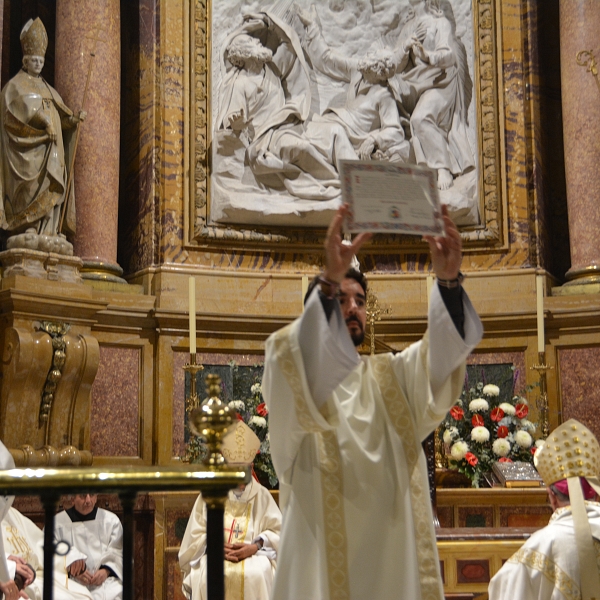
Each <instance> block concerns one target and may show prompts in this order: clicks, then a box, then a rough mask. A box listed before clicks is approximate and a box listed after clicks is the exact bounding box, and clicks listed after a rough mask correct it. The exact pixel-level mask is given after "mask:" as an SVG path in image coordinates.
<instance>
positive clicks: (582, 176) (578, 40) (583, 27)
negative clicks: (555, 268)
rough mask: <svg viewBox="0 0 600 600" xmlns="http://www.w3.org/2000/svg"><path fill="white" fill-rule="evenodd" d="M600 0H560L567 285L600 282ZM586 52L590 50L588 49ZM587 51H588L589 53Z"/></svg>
mask: <svg viewBox="0 0 600 600" xmlns="http://www.w3.org/2000/svg"><path fill="white" fill-rule="evenodd" d="M599 31H600V2H597V1H592V2H590V0H560V69H561V87H562V113H563V133H564V145H565V170H566V181H567V205H568V213H569V235H570V240H571V242H570V243H571V268H570V269H569V271H568V272H567V280H568V283H567V285H572V284H587V283H599V282H600V242H599V238H598V231H599V230H600V170H599V169H598V164H599V163H600V144H599V140H600V82H599V81H598V72H597V71H596V75H594V74H593V72H592V71H593V70H592V69H591V68H590V67H591V66H592V63H591V62H590V61H591V60H592V56H590V54H589V51H593V53H594V56H595V58H596V59H597V60H599V61H600V45H599V40H600V38H599V37H598V32H599ZM582 51H584V53H582ZM585 51H587V53H585Z"/></svg>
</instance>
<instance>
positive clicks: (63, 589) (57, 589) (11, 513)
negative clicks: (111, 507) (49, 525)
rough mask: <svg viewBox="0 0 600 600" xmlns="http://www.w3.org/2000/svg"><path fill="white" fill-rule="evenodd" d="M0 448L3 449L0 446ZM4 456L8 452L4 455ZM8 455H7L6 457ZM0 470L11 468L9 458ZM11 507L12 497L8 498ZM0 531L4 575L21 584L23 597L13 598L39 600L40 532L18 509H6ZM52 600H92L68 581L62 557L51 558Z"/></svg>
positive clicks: (41, 585) (41, 581) (41, 582)
mask: <svg viewBox="0 0 600 600" xmlns="http://www.w3.org/2000/svg"><path fill="white" fill-rule="evenodd" d="M2 448H4V446H3V445H2ZM7 453H8V452H7ZM9 456H10V454H9ZM0 468H4V469H10V468H14V462H13V461H12V457H11V458H10V461H9V462H8V463H7V462H5V461H4V460H3V463H0ZM9 504H12V498H11V499H9ZM0 528H1V529H2V545H3V546H4V553H5V554H4V556H6V559H7V561H6V562H7V566H8V575H9V577H10V578H11V579H14V578H15V576H17V578H18V579H19V578H20V579H21V580H22V582H23V584H24V586H25V587H24V590H23V591H24V593H25V596H23V595H21V596H15V598H19V597H21V598H24V597H25V598H27V597H28V598H31V600H42V594H43V590H44V570H43V565H44V533H43V531H42V530H41V529H40V528H39V527H38V526H37V525H36V524H35V523H34V522H33V521H31V520H30V519H28V518H27V517H25V516H24V515H22V514H21V513H20V512H19V511H18V510H16V509H14V508H12V507H9V508H8V510H7V511H6V512H5V514H4V517H3V519H2V522H1V524H0ZM53 590H54V600H92V597H91V595H90V593H89V592H88V591H87V589H86V588H85V587H83V586H82V585H80V584H79V583H77V582H76V581H73V580H70V579H69V578H68V576H67V571H66V565H65V557H64V556H58V555H56V556H55V558H54V586H53Z"/></svg>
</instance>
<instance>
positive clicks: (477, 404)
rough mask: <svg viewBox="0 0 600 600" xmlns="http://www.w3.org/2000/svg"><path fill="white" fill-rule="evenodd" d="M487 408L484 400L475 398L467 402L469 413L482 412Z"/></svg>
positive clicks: (488, 406)
mask: <svg viewBox="0 0 600 600" xmlns="http://www.w3.org/2000/svg"><path fill="white" fill-rule="evenodd" d="M489 408H490V405H489V404H488V402H487V400H484V399H483V398H475V399H474V400H471V402H469V410H470V411H471V412H483V411H485V410H488V409H489Z"/></svg>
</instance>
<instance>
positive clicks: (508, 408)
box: [500, 402, 515, 416]
mask: <svg viewBox="0 0 600 600" xmlns="http://www.w3.org/2000/svg"><path fill="white" fill-rule="evenodd" d="M500 408H501V409H502V410H503V411H504V414H505V415H511V416H512V415H514V414H515V407H514V406H513V405H512V404H510V403H509V402H503V403H502V404H501V405H500Z"/></svg>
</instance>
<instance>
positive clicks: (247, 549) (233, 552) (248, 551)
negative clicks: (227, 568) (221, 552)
mask: <svg viewBox="0 0 600 600" xmlns="http://www.w3.org/2000/svg"><path fill="white" fill-rule="evenodd" d="M257 552H258V545H257V544H254V543H252V544H225V560H228V561H229V562H233V563H237V562H241V561H243V560H245V559H246V558H250V557H251V556H254V555H255V554H256V553H257Z"/></svg>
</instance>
